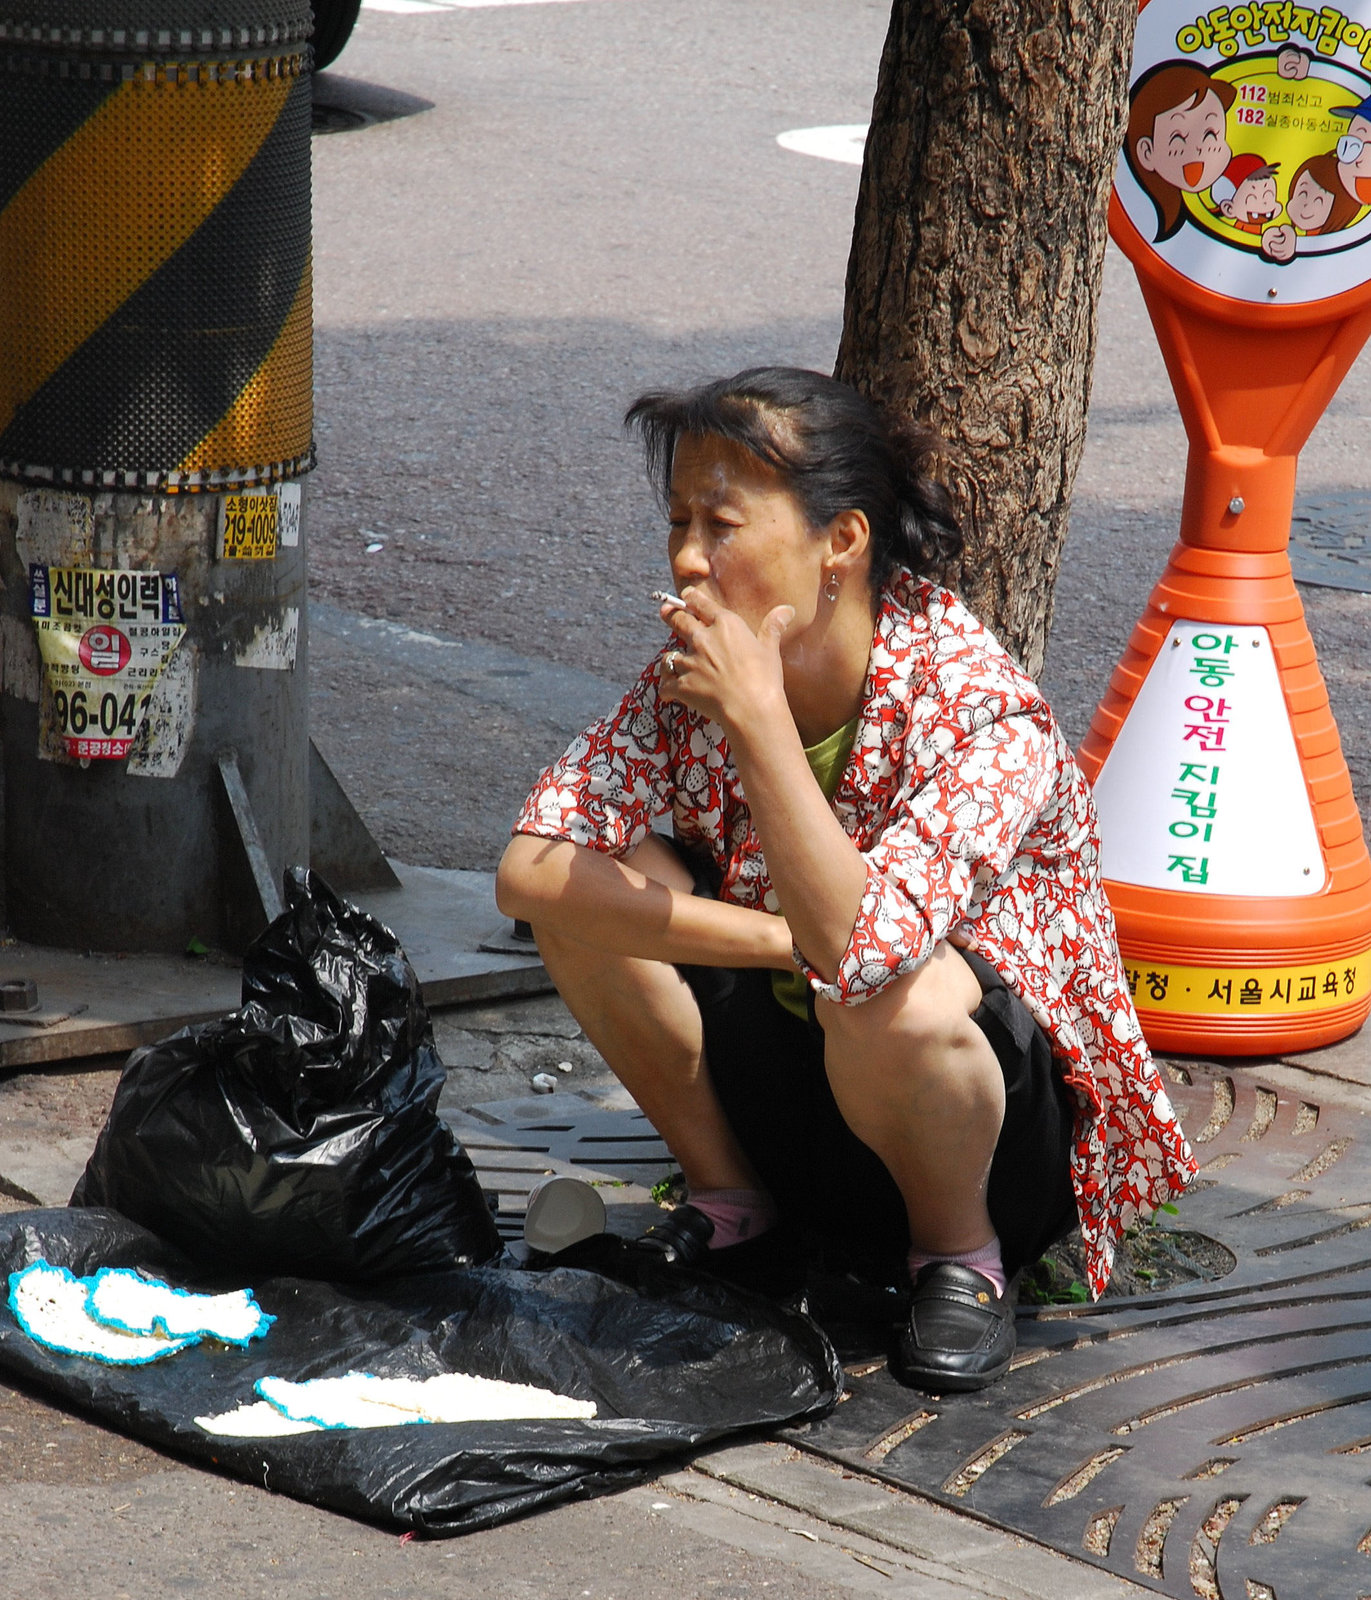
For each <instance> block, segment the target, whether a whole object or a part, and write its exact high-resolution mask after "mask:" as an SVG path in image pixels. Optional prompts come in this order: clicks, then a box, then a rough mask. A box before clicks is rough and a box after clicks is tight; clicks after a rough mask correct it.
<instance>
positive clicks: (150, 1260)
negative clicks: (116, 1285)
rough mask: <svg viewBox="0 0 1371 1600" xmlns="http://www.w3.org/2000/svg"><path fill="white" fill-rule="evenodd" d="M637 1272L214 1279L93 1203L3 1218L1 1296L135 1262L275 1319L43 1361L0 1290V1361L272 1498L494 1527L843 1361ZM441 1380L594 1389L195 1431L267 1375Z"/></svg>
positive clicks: (696, 1439) (711, 1431)
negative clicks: (471, 1418) (593, 1410)
mask: <svg viewBox="0 0 1371 1600" xmlns="http://www.w3.org/2000/svg"><path fill="white" fill-rule="evenodd" d="M633 1255H634V1253H632V1252H624V1253H623V1257H622V1261H623V1263H624V1264H625V1270H626V1271H629V1272H632V1271H636V1272H637V1273H638V1274H639V1276H638V1278H637V1281H634V1282H621V1281H615V1280H614V1279H612V1278H609V1277H605V1276H602V1275H600V1274H597V1273H592V1272H587V1271H581V1270H577V1269H573V1268H554V1269H551V1270H548V1271H546V1272H529V1271H518V1270H514V1269H508V1268H507V1269H503V1270H502V1269H500V1268H495V1267H477V1268H472V1269H470V1270H466V1271H460V1272H447V1273H425V1274H422V1275H419V1276H416V1277H414V1278H411V1279H406V1280H399V1279H394V1280H391V1281H389V1282H387V1283H385V1284H371V1285H350V1286H346V1287H342V1286H338V1285H331V1284H326V1283H320V1282H318V1281H316V1280H312V1279H298V1278H288V1277H280V1278H264V1277H262V1276H252V1275H247V1276H239V1277H237V1278H234V1279H231V1280H226V1279H224V1278H222V1277H220V1278H211V1279H207V1278H205V1277H204V1276H203V1275H196V1274H195V1269H194V1268H193V1266H192V1265H191V1263H190V1262H188V1261H187V1260H186V1259H185V1258H184V1257H183V1256H181V1255H180V1254H179V1252H177V1251H175V1250H173V1249H171V1248H170V1247H169V1246H167V1245H165V1244H164V1243H162V1242H161V1241H160V1240H158V1239H157V1238H155V1237H154V1236H153V1235H152V1234H150V1233H148V1232H147V1231H146V1230H144V1229H142V1228H139V1227H137V1226H135V1225H134V1224H132V1223H130V1222H127V1221H126V1220H125V1219H123V1218H122V1217H119V1216H116V1215H114V1214H113V1213H111V1212H108V1211H96V1210H84V1211H80V1210H60V1209H58V1210H45V1211H26V1212H15V1213H11V1214H10V1215H8V1216H3V1217H0V1291H3V1287H4V1284H5V1282H6V1280H7V1277H8V1275H9V1274H10V1273H13V1272H16V1271H19V1270H22V1269H23V1268H25V1267H27V1266H30V1265H32V1264H33V1263H34V1262H35V1261H38V1260H46V1261H47V1262H49V1263H50V1264H52V1265H53V1266H59V1267H66V1268H67V1269H68V1270H70V1271H71V1272H72V1273H73V1274H74V1275H76V1276H77V1277H88V1276H90V1275H91V1274H93V1273H95V1272H96V1271H98V1269H99V1268H100V1267H134V1268H138V1269H141V1270H142V1271H144V1272H146V1273H149V1274H151V1275H152V1276H155V1277H157V1278H160V1279H162V1280H163V1281H165V1282H168V1283H171V1284H173V1285H174V1286H176V1287H179V1288H189V1289H195V1290H213V1289H230V1288H251V1289H252V1290H253V1292H254V1293H255V1295H256V1297H257V1300H258V1302H259V1303H260V1305H261V1306H262V1309H263V1310H264V1311H266V1312H267V1313H268V1314H270V1315H271V1316H273V1317H275V1319H276V1321H275V1322H274V1323H273V1324H272V1326H271V1327H270V1329H269V1330H268V1331H267V1333H266V1335H265V1337H263V1338H261V1339H258V1340H255V1341H254V1342H253V1343H252V1344H250V1345H249V1346H247V1347H246V1348H243V1349H238V1348H235V1347H231V1346H227V1345H223V1344H212V1343H202V1344H198V1345H195V1346H193V1347H192V1348H190V1349H187V1350H184V1351H182V1352H181V1353H180V1354H178V1355H173V1356H168V1357H166V1358H165V1359H162V1360H159V1361H156V1362H154V1363H152V1364H150V1365H145V1366H113V1365H108V1364H106V1363H104V1362H101V1361H97V1360H94V1359H90V1358H88V1357H84V1356H74V1355H63V1354H58V1353H56V1352H55V1351H53V1350H52V1349H50V1348H48V1347H47V1346H46V1345H44V1344H41V1343H39V1342H37V1341H36V1340H35V1339H33V1338H31V1337H30V1336H29V1335H28V1334H26V1333H25V1332H24V1331H23V1329H22V1328H21V1327H20V1325H19V1323H18V1321H17V1320H16V1318H15V1316H14V1314H13V1312H12V1311H11V1310H10V1308H9V1304H8V1299H7V1297H6V1296H5V1295H4V1293H3V1292H0V1367H3V1368H4V1369H6V1370H8V1371H9V1372H12V1373H17V1374H20V1375H21V1376H23V1377H24V1378H26V1379H28V1380H29V1381H31V1382H33V1383H35V1384H38V1385H40V1386H42V1387H43V1388H44V1389H45V1390H47V1391H48V1392H50V1393H52V1394H54V1395H56V1396H59V1397H60V1398H61V1399H63V1400H64V1401H66V1402H68V1403H70V1404H73V1405H75V1406H78V1407H81V1408H84V1409H86V1410H88V1411H92V1412H94V1413H95V1415H96V1416H97V1418H99V1419H100V1420H101V1421H103V1422H106V1423H108V1424H110V1425H112V1426H114V1427H116V1428H119V1429H122V1430H123V1431H125V1432H127V1433H132V1434H135V1435H137V1436H139V1437H142V1438H145V1439H149V1440H152V1441H153V1442H155V1443H157V1444H160V1445H163V1446H166V1447H170V1448H172V1449H174V1450H176V1451H178V1452H180V1453H181V1454H183V1455H185V1456H187V1457H189V1458H191V1459H193V1460H196V1461H199V1462H201V1463H205V1464H213V1465H216V1466H218V1467H219V1468H221V1469H222V1470H224V1471H226V1472H229V1473H232V1474H234V1475H235V1476H238V1477H241V1478H244V1479H247V1480H248V1481H250V1482H253V1483H256V1484H264V1485H265V1486H266V1487H268V1488H270V1489H274V1490H277V1491H279V1492H281V1493H283V1494H289V1495H293V1496H295V1497H296V1498H297V1499H301V1500H308V1501H311V1502H313V1503H315V1504H318V1505H323V1506H329V1507H331V1508H333V1509H334V1510H338V1511H343V1512H347V1513H349V1514H351V1515H355V1516H359V1517H364V1518H367V1519H369V1520H374V1521H379V1522H388V1523H393V1524H399V1525H400V1526H403V1527H409V1528H413V1529H416V1530H419V1531H422V1532H425V1533H430V1534H454V1533H463V1532H468V1531H471V1530H474V1529H477V1528H484V1527H489V1526H490V1525H491V1524H493V1523H496V1522H501V1521H504V1520H505V1519H507V1518H509V1517H513V1516H517V1515H519V1514H521V1513H523V1512H526V1511H531V1510H533V1509H534V1508H536V1507H539V1506H546V1505H553V1504H556V1503H557V1502H559V1501H563V1500H569V1499H573V1498H581V1497H585V1496H588V1495H591V1494H594V1493H598V1492H601V1491H603V1490H606V1489H611V1488H617V1487H619V1486H621V1485H623V1484H626V1483H630V1482H633V1481H634V1480H635V1479H638V1478H641V1477H643V1476H646V1475H647V1474H649V1473H650V1472H652V1471H654V1470H656V1468H657V1465H658V1463H660V1461H661V1459H662V1458H663V1457H664V1456H669V1455H672V1454H675V1453H678V1452H680V1451H683V1450H687V1449H691V1448H694V1447H697V1446H699V1445H702V1444H705V1443H707V1442H708V1441H710V1440H713V1439H717V1438H719V1437H721V1436H723V1435H725V1434H728V1433H731V1432H734V1431H736V1430H740V1429H756V1428H766V1427H773V1426H779V1425H781V1424H783V1423H786V1422H792V1421H798V1420H800V1419H801V1418H803V1417H809V1416H818V1415H821V1414H823V1413H824V1412H826V1411H827V1410H829V1409H830V1408H831V1407H832V1405H833V1404H834V1402H835V1401H836V1399H837V1396H838V1394H839V1391H840V1385H841V1371H840V1369H839V1367H838V1364H837V1359H836V1357H835V1356H834V1354H833V1350H832V1347H831V1346H830V1345H829V1343H828V1341H827V1339H826V1338H825V1337H824V1335H823V1334H822V1333H821V1332H820V1330H819V1329H818V1328H817V1327H816V1326H815V1325H814V1323H812V1322H811V1321H810V1320H809V1319H808V1317H805V1316H802V1315H801V1314H800V1313H798V1312H793V1311H787V1310H785V1309H784V1308H782V1307H780V1306H776V1305H772V1304H770V1303H769V1302H766V1301H763V1300H760V1299H757V1298H755V1297H753V1296H749V1295H743V1294H740V1293H737V1292H736V1291H732V1290H730V1289H728V1288H727V1287H726V1286H724V1285H721V1284H718V1283H713V1282H711V1281H710V1280H708V1279H705V1278H692V1277H690V1276H689V1275H685V1274H680V1273H675V1274H673V1273H672V1272H671V1271H670V1269H662V1268H660V1267H653V1266H652V1265H650V1264H648V1263H644V1262H642V1261H638V1262H637V1263H636V1264H635V1263H634V1261H633ZM353 1371H365V1372H369V1373H373V1374H375V1375H377V1376H381V1377H418V1378H426V1377H430V1376H433V1375H436V1374H438V1373H442V1372H465V1373H474V1374H476V1375H478V1376H481V1377H486V1378H500V1379H504V1380H506V1381H509V1382H515V1383H524V1384H534V1385H537V1386H538V1387H540V1388H547V1389H552V1390H554V1391H555V1392H557V1393H559V1394H565V1395H570V1396H572V1397H574V1398H576V1399H579V1400H591V1401H594V1402H595V1405H596V1407H597V1415H596V1416H595V1417H594V1418H593V1419H588V1420H584V1421H581V1420H559V1421H522V1422H480V1423H476V1422H469V1423H452V1422H446V1423H427V1424H417V1425H416V1424H409V1425H405V1426H401V1427H388V1428H359V1429H328V1430H325V1431H320V1432H314V1433H302V1434H297V1435H294V1436H290V1437H284V1438H261V1439H234V1438H227V1437H223V1436H222V1435H216V1434H212V1433H210V1432H207V1431H206V1429H205V1428H204V1427H203V1426H202V1425H201V1424H200V1423H198V1422H197V1421H196V1419H197V1418H198V1417H206V1418H212V1417H216V1416H220V1415H222V1414H223V1413H225V1412H231V1411H233V1410H235V1409H236V1408H237V1407H238V1406H239V1405H243V1404H248V1403H252V1402H253V1401H254V1400H255V1399H256V1395H255V1392H254V1388H253V1385H254V1384H255V1382H256V1381H257V1380H258V1379H260V1378H263V1377H268V1376H274V1377H284V1378H287V1379H289V1380H292V1381H302V1380H304V1379H308V1378H320V1377H332V1376H341V1375H343V1374H345V1373H348V1372H353Z"/></svg>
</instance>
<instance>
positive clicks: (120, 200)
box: [0, 0, 313, 951]
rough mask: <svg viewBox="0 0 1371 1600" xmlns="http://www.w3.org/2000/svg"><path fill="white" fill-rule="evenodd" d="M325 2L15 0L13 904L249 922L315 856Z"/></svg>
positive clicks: (105, 927)
mask: <svg viewBox="0 0 1371 1600" xmlns="http://www.w3.org/2000/svg"><path fill="white" fill-rule="evenodd" d="M310 28H311V16H310V8H309V0H0V644H3V649H2V650H0V663H3V668H2V670H0V783H2V784H3V793H0V818H3V825H4V851H3V866H4V872H3V874H2V875H0V924H7V925H8V927H9V929H10V931H11V932H13V933H15V934H17V935H18V936H19V937H20V938H23V939H29V940H32V941H34V942H35V943H41V944H49V945H58V946H66V947H72V946H76V947H83V946H84V947H91V948H95V949H123V950H140V949H141V950H167V951H171V950H180V949H184V948H185V946H186V944H187V942H188V941H192V940H199V941H200V942H202V943H204V944H206V945H209V946H216V945H217V946H220V947H228V948H234V947H241V945H242V944H243V942H244V941H245V940H246V939H247V938H248V937H250V936H251V935H252V934H253V933H254V932H256V931H257V930H258V929H259V928H260V927H261V925H262V923H263V921H264V919H265V917H266V916H267V915H269V914H270V913H271V912H272V911H273V910H274V909H275V905H276V902H277V890H276V887H275V886H276V885H277V884H279V882H280V877H281V871H282V868H283V867H284V866H286V865H287V864H290V863H294V862H301V861H307V860H308V859H309V771H310V769H309V743H308V725H307V709H306V708H307V695H306V679H305V659H306V629H305V622H306V614H305V605H304V593H305V539H304V532H303V527H304V519H303V517H302V506H301V485H299V484H298V483H296V482H295V481H293V480H295V479H296V478H298V477H299V475H301V474H302V473H304V472H306V471H307V470H308V469H309V467H310V466H311V465H312V463H313V448H312V444H311V425H312V401H311V381H312V374H311V368H312V359H311V357H312V337H313V330H312V318H311V301H310V192H309V186H310V154H309V136H310V46H309V34H310Z"/></svg>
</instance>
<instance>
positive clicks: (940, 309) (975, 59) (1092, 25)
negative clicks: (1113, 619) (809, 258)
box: [836, 0, 1137, 673]
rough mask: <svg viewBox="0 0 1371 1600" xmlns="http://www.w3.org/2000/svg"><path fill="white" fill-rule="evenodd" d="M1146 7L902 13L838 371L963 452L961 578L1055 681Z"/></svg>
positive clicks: (870, 146)
mask: <svg viewBox="0 0 1371 1600" xmlns="http://www.w3.org/2000/svg"><path fill="white" fill-rule="evenodd" d="M1136 19H1137V10H1136V6H1135V4H1134V0H895V6H894V11H893V13H892V15H891V19H890V33H889V36H888V37H887V39H886V45H885V52H884V55H883V56H882V59H881V69H880V76H879V78H878V80H877V86H876V99H875V104H874V105H873V107H872V117H871V131H870V133H869V135H868V137H867V145H866V161H865V165H864V167H863V171H862V183H861V191H860V194H859V197H858V201H857V215H856V224H855V228H854V232H853V239H852V255H851V258H850V260H849V262H848V271H847V305H846V313H845V317H844V326H843V338H842V344H841V346H840V348H839V351H838V362H837V368H836V371H837V375H838V377H840V378H844V379H846V380H847V381H848V382H849V383H852V384H853V385H855V386H856V387H857V388H858V389H861V390H862V391H863V392H864V393H867V394H870V395H871V396H872V397H873V398H875V399H877V400H879V401H881V402H882V403H883V404H884V405H886V406H887V407H888V408H890V409H891V410H893V411H895V412H897V413H903V414H905V415H909V416H914V417H917V418H919V419H921V420H923V421H925V422H928V423H929V424H931V425H932V426H933V427H935V428H936V429H937V430H938V431H939V432H940V433H941V434H942V435H943V436H944V437H945V438H946V439H947V440H949V441H950V442H951V444H952V445H953V446H955V447H956V449H957V450H958V451H960V453H961V454H962V455H963V457H964V458H965V463H966V469H967V475H968V476H969V478H970V480H971V483H972V486H973V502H972V503H973V506H974V511H975V518H974V526H971V527H969V528H968V538H967V550H966V557H965V560H964V561H963V563H962V567H961V571H960V572H959V573H952V574H949V575H948V577H949V578H950V579H951V581H952V582H953V583H954V585H955V586H956V587H957V588H958V589H959V591H960V592H961V594H962V596H963V597H964V598H965V599H966V601H967V603H968V604H969V605H970V606H971V607H972V609H973V610H974V611H975V612H976V613H977V614H978V615H979V616H980V617H981V618H982V619H983V620H984V621H985V622H986V623H988V624H989V625H990V626H991V627H992V628H994V629H995V631H996V633H997V634H998V635H999V637H1000V639H1001V640H1002V641H1003V643H1004V644H1005V645H1006V647H1007V648H1008V649H1010V650H1012V651H1013V652H1014V653H1015V654H1016V655H1017V656H1018V658H1019V659H1020V660H1021V661H1022V662H1023V664H1024V665H1025V666H1026V667H1027V668H1028V670H1029V671H1030V672H1032V673H1036V672H1038V671H1039V670H1040V669H1041V667H1042V660H1043V652H1044V648H1045V645H1046V642H1047V633H1048V628H1049V626H1050V624H1051V619H1052V588H1053V583H1054V581H1055V578H1056V571H1057V563H1058V560H1059V557H1060V554H1061V547H1062V541H1063V539H1064V538H1065V535H1066V523H1067V510H1068V505H1069V502H1070V496H1071V485H1072V481H1073V479H1074V478H1075V474H1076V467H1077V464H1078V463H1079V461H1080V454H1081V446H1082V443H1083V442H1084V439H1085V417H1086V406H1087V403H1088V401H1089V397H1090V372H1091V366H1092V363H1093V360H1094V353H1095V307H1096V301H1097V298H1098V295H1099V286H1100V272H1101V268H1102V265H1103V260H1104V246H1105V237H1106V221H1105V218H1106V207H1107V203H1108V197H1109V189H1110V185H1111V183H1112V181H1113V174H1114V163H1115V160H1116V157H1117V155H1118V151H1119V146H1120V142H1121V140H1122V137H1123V118H1124V112H1125V105H1126V89H1127V78H1128V65H1129V62H1130V60H1131V58H1132V41H1133V28H1134V24H1135V22H1136Z"/></svg>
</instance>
